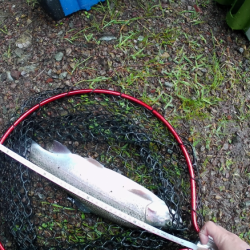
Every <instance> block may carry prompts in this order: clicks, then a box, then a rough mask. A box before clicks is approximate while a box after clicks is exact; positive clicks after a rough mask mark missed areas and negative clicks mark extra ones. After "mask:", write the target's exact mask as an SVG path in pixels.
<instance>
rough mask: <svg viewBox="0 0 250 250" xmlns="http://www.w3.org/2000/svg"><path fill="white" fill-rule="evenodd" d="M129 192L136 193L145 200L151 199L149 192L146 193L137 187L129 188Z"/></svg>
mask: <svg viewBox="0 0 250 250" xmlns="http://www.w3.org/2000/svg"><path fill="white" fill-rule="evenodd" d="M128 191H129V192H131V193H133V194H136V195H138V196H140V197H142V198H144V199H146V200H150V201H153V199H152V197H151V196H150V195H149V194H146V193H145V192H143V191H142V190H139V189H129V190H128Z"/></svg>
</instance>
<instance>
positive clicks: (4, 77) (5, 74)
mask: <svg viewBox="0 0 250 250" xmlns="http://www.w3.org/2000/svg"><path fill="white" fill-rule="evenodd" d="M6 80H7V73H6V72H3V73H2V75H1V81H2V82H3V81H6Z"/></svg>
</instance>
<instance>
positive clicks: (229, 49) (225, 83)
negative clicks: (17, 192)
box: [0, 0, 250, 243]
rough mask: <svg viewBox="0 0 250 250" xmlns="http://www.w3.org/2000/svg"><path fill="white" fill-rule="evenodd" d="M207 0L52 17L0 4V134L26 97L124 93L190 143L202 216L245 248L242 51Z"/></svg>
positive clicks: (125, 5) (246, 53) (245, 61)
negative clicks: (61, 91) (65, 90)
mask: <svg viewBox="0 0 250 250" xmlns="http://www.w3.org/2000/svg"><path fill="white" fill-rule="evenodd" d="M229 8H230V7H227V6H220V5H218V4H216V3H215V2H214V1H212V0H211V1H210V0H197V1H195V0H181V1H173V0H172V1H171V0H170V1H168V0H162V1H143V0H140V1H133V0H130V1H123V0H121V1H116V0H110V1H109V2H105V3H102V4H98V5H96V6H95V7H94V8H92V10H91V11H89V12H85V11H80V12H77V13H74V14H72V15H70V16H68V17H66V18H64V19H62V20H60V21H58V22H55V21H53V20H52V19H51V18H50V17H48V16H47V15H46V13H44V11H43V10H42V9H41V7H40V6H39V5H38V4H36V5H34V6H33V5H32V4H27V1H25V0H19V1H14V0H8V1H7V0H0V87H1V91H0V131H1V133H3V132H4V128H5V124H6V123H8V122H9V121H10V117H11V114H12V113H13V112H14V111H15V110H16V109H17V108H18V107H19V106H20V104H21V103H22V102H23V101H24V100H26V99H27V98H29V97H30V96H31V95H34V94H36V93H40V92H42V91H45V90H49V89H55V88H59V87H60V88H61V87H71V88H72V89H79V88H98V87H99V88H100V87H102V88H106V89H110V90H116V91H122V92H126V91H129V92H132V93H133V94H134V95H135V96H136V97H138V98H140V99H142V100H143V101H145V102H146V103H148V104H149V105H153V106H154V107H155V108H156V109H157V110H158V111H159V112H160V113H162V114H163V115H164V117H165V118H166V119H167V120H168V121H169V122H170V123H171V124H172V125H173V126H174V128H176V130H177V132H178V133H179V134H180V135H182V136H184V137H186V138H187V139H188V140H189V141H190V142H191V143H192V144H193V145H194V147H195V149H196V152H197V157H198V163H199V167H200V172H201V183H202V195H203V202H204V217H205V220H213V221H214V222H216V223H218V224H219V225H221V226H223V227H225V228H226V229H228V230H230V231H232V232H234V233H236V234H237V235H239V236H240V237H241V238H242V239H244V240H245V241H247V242H248V243H249V242H250V220H249V218H250V120H249V118H250V74H249V67H250V47H249V41H248V40H247V38H246V37H245V35H244V33H243V32H242V31H232V30H231V29H230V28H229V27H228V26H227V24H226V21H225V17H226V13H227V11H228V10H229Z"/></svg>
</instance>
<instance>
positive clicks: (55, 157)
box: [30, 143, 152, 227]
mask: <svg viewBox="0 0 250 250" xmlns="http://www.w3.org/2000/svg"><path fill="white" fill-rule="evenodd" d="M70 156H72V154H54V153H50V152H48V151H46V150H44V149H43V148H41V147H40V146H39V145H38V144H36V143H35V144H32V147H31V152H30V161H31V162H33V163H34V164H36V165H38V166H40V167H42V168H43V169H45V170H47V171H48V172H50V173H51V174H53V175H55V176H57V177H59V178H60V179H62V180H64V181H66V182H68V183H69V184H71V185H73V186H75V187H77V188H78V189H80V190H82V191H84V192H86V193H87V194H89V195H91V196H93V197H95V198H97V199H99V200H101V201H103V202H105V203H107V204H109V205H111V206H113V207H114V208H117V209H119V210H121V211H122V212H124V213H126V214H128V215H131V216H133V217H135V218H137V219H139V220H141V221H144V222H146V218H145V213H146V208H147V206H148V205H149V204H150V203H152V200H149V199H145V198H142V197H140V196H138V195H136V194H133V193H131V192H130V191H128V190H126V189H125V188H124V190H122V189H117V190H116V189H115V188H113V189H112V190H110V191H109V189H108V188H107V186H106V185H107V183H108V182H107V180H105V177H106V178H107V176H101V173H100V176H96V181H95V182H94V183H93V182H91V180H90V179H91V178H87V177H88V174H89V173H86V172H85V173H84V170H85V171H86V169H84V166H82V168H81V169H80V170H79V167H78V170H77V169H76V167H75V165H76V163H75V162H74V160H73V161H72V159H70ZM81 160H84V158H81ZM85 161H86V160H85ZM83 164H84V162H83ZM78 165H79V164H78ZM92 168H93V169H95V170H96V169H97V172H98V171H100V172H101V170H102V168H100V167H97V166H95V165H94V164H93V166H92ZM103 168H104V167H103ZM104 169H105V170H107V169H106V168H104ZM109 171H110V173H109V174H111V175H113V178H111V179H110V180H109V181H110V182H115V181H117V180H115V179H116V178H118V179H121V178H125V177H124V176H122V175H120V174H118V173H116V172H114V171H112V170H109ZM76 173H77V174H76ZM90 177H91V176H90ZM105 181H106V182H105ZM105 183H106V185H105ZM72 196H73V197H75V195H72ZM77 198H78V199H79V200H81V201H82V202H83V204H85V205H86V206H87V207H88V208H89V209H90V210H91V211H92V212H93V213H95V214H97V215H100V216H102V217H104V218H107V219H109V220H111V221H113V222H116V223H120V224H122V225H125V226H132V227H134V226H133V225H131V224H130V223H128V222H125V221H123V220H121V219H120V218H119V217H117V216H114V215H113V214H111V213H109V212H107V211H105V210H103V209H100V208H99V207H97V206H95V205H92V204H90V203H89V202H88V201H86V200H83V199H82V198H80V197H77Z"/></svg>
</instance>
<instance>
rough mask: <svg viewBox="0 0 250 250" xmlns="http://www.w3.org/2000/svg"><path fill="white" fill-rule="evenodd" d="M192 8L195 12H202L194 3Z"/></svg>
mask: <svg viewBox="0 0 250 250" xmlns="http://www.w3.org/2000/svg"><path fill="white" fill-rule="evenodd" d="M194 9H195V11H196V12H198V13H202V10H201V9H200V7H198V6H197V5H196V4H195V5H194Z"/></svg>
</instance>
